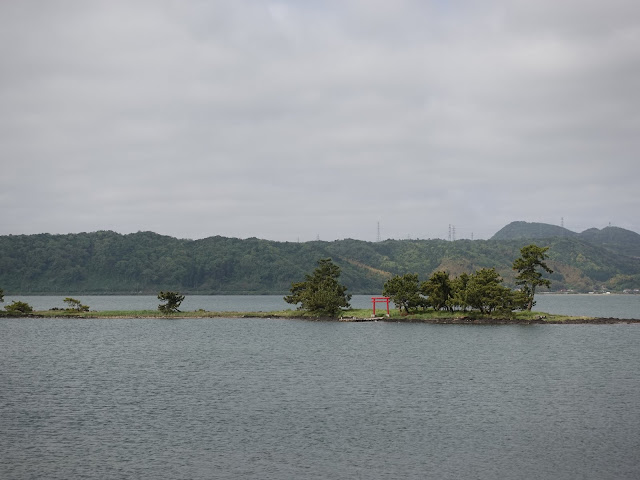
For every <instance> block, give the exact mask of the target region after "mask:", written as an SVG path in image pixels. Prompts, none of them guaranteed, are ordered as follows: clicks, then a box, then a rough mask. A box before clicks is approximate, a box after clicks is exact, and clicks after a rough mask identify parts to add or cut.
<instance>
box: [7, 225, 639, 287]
mask: <svg viewBox="0 0 640 480" xmlns="http://www.w3.org/2000/svg"><path fill="white" fill-rule="evenodd" d="M530 243H536V244H538V245H540V246H548V247H549V265H550V267H551V268H552V269H553V270H554V273H553V274H552V275H550V276H549V278H550V280H551V282H552V290H555V291H560V290H573V291H576V292H587V291H592V290H595V291H600V290H603V289H606V290H611V291H623V290H625V289H632V290H633V289H640V254H639V252H640V235H638V234H636V233H635V232H630V231H628V230H624V229H620V228H616V227H607V228H604V229H602V230H598V229H589V230H585V231H584V232H582V233H580V234H578V233H575V232H570V231H569V230H566V229H562V228H561V227H557V226H553V225H545V224H528V223H526V222H513V223H511V224H509V225H507V226H506V227H504V228H503V229H501V230H500V231H499V232H498V233H496V235H494V237H493V238H492V239H490V240H457V241H445V240H386V241H382V242H365V241H361V240H352V239H346V240H337V241H334V242H322V241H315V242H306V243H295V242H274V241H268V240H260V239H257V238H248V239H237V238H227V237H221V236H215V237H209V238H204V239H201V240H184V239H176V238H173V237H168V236H163V235H158V234H156V233H153V232H138V233H133V234H127V235H122V234H119V233H115V232H110V231H100V232H93V233H80V234H68V235H50V234H39V235H6V236H0V288H2V289H4V291H5V294H60V295H64V296H68V295H71V294H83V293H84V294H142V293H144V294H150V293H152V294H153V293H157V292H158V291H160V290H177V291H180V292H182V293H187V294H197V293H200V294H285V293H287V292H288V290H289V287H290V286H291V283H292V282H298V281H301V280H303V279H304V276H305V274H307V273H310V272H311V271H312V270H313V269H314V268H315V266H316V261H317V260H318V259H320V258H328V257H330V258H332V259H333V260H334V261H335V262H336V263H337V264H338V265H339V266H340V268H341V269H342V277H341V280H342V282H343V283H344V284H345V285H347V287H348V288H349V292H350V293H362V294H379V293H380V292H381V291H382V286H383V284H384V282H385V281H386V280H387V279H388V278H390V277H391V276H393V275H403V274H405V273H417V274H418V275H419V276H420V278H421V279H423V280H426V279H427V278H428V277H429V276H430V275H431V273H433V272H434V271H438V270H445V271H447V272H449V273H450V274H451V275H453V276H456V275H459V274H460V273H463V272H467V273H471V272H473V271H474V270H476V269H479V268H492V267H493V268H496V270H497V271H498V272H499V273H500V275H502V277H503V278H504V279H505V283H506V284H507V285H508V286H511V287H513V286H515V282H514V276H515V273H514V272H513V270H512V268H511V266H512V264H513V261H514V260H515V259H516V258H517V257H518V256H519V250H520V248H522V247H523V246H525V245H528V244H530Z"/></svg>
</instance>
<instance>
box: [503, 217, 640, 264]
mask: <svg viewBox="0 0 640 480" xmlns="http://www.w3.org/2000/svg"><path fill="white" fill-rule="evenodd" d="M556 237H573V238H579V239H581V240H584V241H586V242H589V243H591V244H593V245H600V246H602V247H604V248H606V249H608V250H611V251H615V252H617V253H622V254H624V255H628V256H630V257H640V235H639V234H637V233H636V232H633V231H631V230H626V229H624V228H620V227H612V226H609V227H605V228H602V229H598V228H589V229H587V230H585V231H583V232H581V233H576V232H573V231H571V230H568V229H566V228H564V227H559V226H557V225H549V224H547V223H535V222H531V223H529V222H522V221H517V222H511V223H510V224H509V225H506V226H505V227H503V228H502V229H500V230H499V231H498V232H497V233H496V234H495V235H494V236H493V237H491V240H537V239H546V238H556Z"/></svg>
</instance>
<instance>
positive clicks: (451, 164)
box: [0, 1, 640, 240]
mask: <svg viewBox="0 0 640 480" xmlns="http://www.w3.org/2000/svg"><path fill="white" fill-rule="evenodd" d="M600 3H601V2H600ZM600 3H596V2H563V3H562V5H558V4H557V2H535V3H531V2H488V3H486V2H483V3H482V4H478V3H476V2H462V3H458V4H456V5H453V6H452V5H451V4H450V3H448V2H412V1H403V2H371V1H367V2H363V1H349V2H328V3H324V2H323V3H315V2H304V3H299V2H273V3H262V2H212V3H209V2H195V1H188V2H179V3H175V2H150V1H149V2H146V1H140V2H79V1H78V2H74V1H64V2H63V1H54V2H46V3H44V4H43V3H40V2H38V3H36V2H5V3H3V4H1V5H0V27H2V28H0V32H2V33H0V38H1V39H2V42H0V43H1V44H2V46H0V56H1V59H2V63H3V65H4V68H3V70H6V73H7V74H6V75H4V71H3V76H2V78H0V108H1V109H2V111H3V112H4V113H3V115H2V117H0V158H1V159H2V173H3V175H2V178H1V179H0V187H1V192H2V194H0V201H1V202H2V203H1V205H2V207H3V211H4V212H7V222H6V223H4V224H3V226H2V227H0V233H23V232H24V233H36V232H40V231H53V232H67V231H80V230H97V229H104V228H112V229H114V230H117V231H123V232H128V231H137V230H146V229H150V230H156V231H158V232H159V233H165V234H171V235H175V236H179V237H201V236H207V235H215V234H221V235H229V236H239V237H249V236H262V237H265V238H272V239H281V240H295V239H297V238H298V237H300V238H301V239H302V240H309V239H313V238H315V236H316V235H317V234H320V236H321V238H323V239H327V240H329V239H333V238H340V237H342V236H351V237H356V238H363V239H367V240H372V239H374V238H375V233H376V232H375V226H376V222H377V221H378V220H380V221H381V223H382V224H383V231H384V232H385V235H386V236H389V237H398V238H404V237H406V235H407V234H409V233H411V234H412V235H413V236H419V237H421V238H422V237H438V236H439V237H446V234H447V226H448V224H449V223H454V224H456V225H457V228H458V231H459V232H467V234H468V235H470V233H471V232H474V235H475V238H481V237H488V236H490V235H491V234H493V233H494V232H495V231H496V230H498V229H499V228H501V227H502V226H503V225H504V224H505V223H507V222H510V221H512V220H528V221H548V222H550V223H558V222H559V219H560V217H561V216H564V217H565V218H566V221H565V223H566V224H567V225H571V221H573V224H574V225H579V228H587V227H590V226H600V227H602V226H604V225H605V224H606V223H607V222H608V221H613V222H614V223H617V224H619V225H620V226H624V227H626V228H631V229H634V230H636V231H638V230H640V225H639V224H637V220H636V217H637V214H636V212H637V209H638V206H639V205H638V200H637V195H636V194H635V185H634V180H633V179H634V178H636V177H637V174H638V173H640V172H639V168H640V167H638V166H637V162H636V158H635V157H636V154H637V152H638V147H639V146H640V145H639V143H640V140H639V139H638V138H637V131H638V127H639V126H640V125H638V123H639V121H640V117H639V116H638V113H637V112H638V111H640V99H638V98H637V96H636V95H635V89H636V87H635V86H636V85H637V84H638V83H639V82H638V80H640V79H639V78H638V76H639V75H638V72H639V71H640V69H639V67H640V53H639V51H638V47H637V45H638V44H639V43H638V41H637V40H638V32H639V31H640V26H639V24H638V22H637V20H635V19H637V18H638V16H637V15H634V13H636V12H635V9H636V7H635V5H634V4H633V3H632V2H622V1H619V2H614V3H612V4H607V5H600ZM27 183H28V184H29V186H30V188H31V192H32V193H31V195H30V196H29V198H28V199H26V198H24V195H21V185H24V184H27ZM52 197H53V198H54V199H53V200H52ZM167 218H172V219H173V220H172V221H167Z"/></svg>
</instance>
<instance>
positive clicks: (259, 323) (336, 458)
mask: <svg viewBox="0 0 640 480" xmlns="http://www.w3.org/2000/svg"><path fill="white" fill-rule="evenodd" d="M639 343H640V326H638V325H571V326H554V325H536V326H458V325H422V324H396V323H384V322H379V323H363V324H343V323H337V322H305V321H296V320H276V319H273V320H267V319H253V320H252V319H190V320H161V319H155V320H154V319H142V320H140V319H139V320H132V319H120V320H72V319H49V320H45V319H24V320H17V319H0V361H1V367H2V368H0V431H1V432H2V435H0V449H1V451H2V455H1V456H0V478H3V479H27V478H47V479H71V478H88V479H105V478H106V479H110V478H113V479H116V478H117V479H122V478H135V479H138V478H139V479H181V478H184V479H207V478H221V479H223V478H224V479H301V478H305V479H344V478H362V479H374V480H375V479H399V478H403V479H424V478H433V479H461V478H462V479H464V478H472V479H496V478H518V479H575V478H580V479H598V480H602V479H637V478H640V456H639V455H638V451H639V449H640V403H639V402H638V399H639V398H640V378H639V373H638V372H640V353H639V349H638V345H639Z"/></svg>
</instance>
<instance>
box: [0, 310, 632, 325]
mask: <svg viewBox="0 0 640 480" xmlns="http://www.w3.org/2000/svg"><path fill="white" fill-rule="evenodd" d="M1 313H2V314H4V315H2V316H3V317H15V315H8V314H5V313H6V312H1ZM22 318H77V319H83V318H87V319H88V318H92V319H101V318H102V319H115V318H157V319H190V318H257V319H259V318H282V319H291V320H311V321H341V322H371V321H382V322H398V323H431V324H466V325H508V324H511V325H531V324H612V323H640V319H620V318H597V317H580V316H569V315H554V314H549V313H544V312H513V313H512V314H511V315H483V314H480V313H478V312H454V313H451V312H440V311H438V312H434V311H429V312H420V313H415V314H410V315H401V314H400V313H399V312H398V311H397V310H394V311H392V312H391V315H390V316H389V317H387V316H386V314H377V315H376V317H373V316H372V310H371V309H350V310H345V311H344V312H343V313H342V316H341V317H340V318H328V317H318V316H314V315H310V314H307V313H304V312H300V311H298V310H279V311H271V312H213V311H205V310H196V311H191V312H177V313H172V314H164V313H162V312H160V311H158V310H110V311H89V312H75V311H69V310H44V311H36V312H32V313H30V314H25V315H23V316H22Z"/></svg>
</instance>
